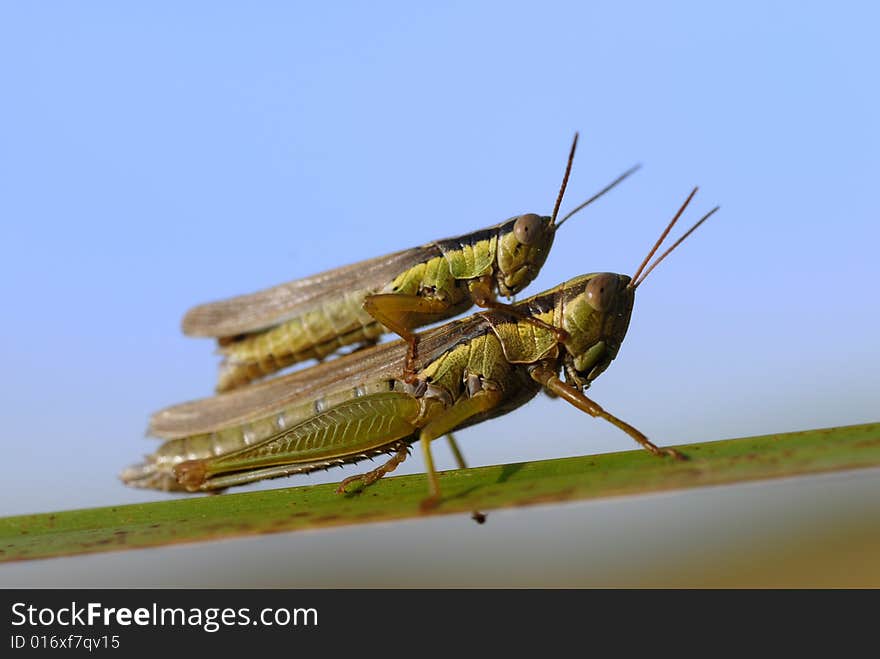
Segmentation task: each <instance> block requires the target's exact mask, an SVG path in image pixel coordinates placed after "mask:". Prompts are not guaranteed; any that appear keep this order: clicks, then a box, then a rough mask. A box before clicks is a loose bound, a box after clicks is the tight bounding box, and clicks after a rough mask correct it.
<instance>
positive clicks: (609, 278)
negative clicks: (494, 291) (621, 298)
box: [586, 273, 617, 311]
mask: <svg viewBox="0 0 880 659" xmlns="http://www.w3.org/2000/svg"><path fill="white" fill-rule="evenodd" d="M586 293H587V302H589V304H590V306H591V307H593V308H594V309H595V310H596V311H608V309H610V308H611V305H612V304H613V303H614V298H615V296H616V295H617V276H616V275H612V274H607V273H605V274H601V275H596V276H595V277H593V278H592V279H591V280H590V281H589V282H587V291H586Z"/></svg>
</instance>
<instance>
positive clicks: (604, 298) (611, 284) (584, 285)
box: [560, 272, 635, 388]
mask: <svg viewBox="0 0 880 659" xmlns="http://www.w3.org/2000/svg"><path fill="white" fill-rule="evenodd" d="M629 283H630V278H629V277H628V276H626V275H618V274H614V273H610V272H600V273H594V274H590V275H584V276H582V277H578V278H576V279H573V280H571V281H569V282H567V283H566V284H564V285H563V286H562V289H561V291H560V294H561V307H560V310H561V315H562V318H561V326H562V328H563V329H564V330H565V331H566V332H567V333H568V339H567V340H566V341H565V344H564V345H565V352H564V355H563V358H562V359H563V361H562V366H563V368H564V370H565V379H566V380H567V381H568V382H569V383H571V384H573V385H575V386H577V387H579V388H583V387H587V386H589V385H590V383H591V382H592V381H593V380H595V379H596V378H597V377H598V376H599V375H600V374H601V373H602V372H603V371H604V370H605V369H606V368H608V365H609V364H611V362H612V360H613V359H614V358H615V357H616V356H617V351H618V350H619V349H620V344H621V343H622V342H623V338H624V337H625V336H626V330H627V328H628V327H629V319H630V316H631V315H632V309H633V303H634V302H635V290H634V289H633V288H632V287H631V286H629Z"/></svg>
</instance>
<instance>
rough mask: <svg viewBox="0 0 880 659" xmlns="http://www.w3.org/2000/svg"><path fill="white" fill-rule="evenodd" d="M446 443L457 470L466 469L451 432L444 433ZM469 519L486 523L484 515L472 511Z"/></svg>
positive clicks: (478, 522)
mask: <svg viewBox="0 0 880 659" xmlns="http://www.w3.org/2000/svg"><path fill="white" fill-rule="evenodd" d="M446 441H447V442H448V443H449V450H450V451H452V456H453V457H454V458H455V463H456V464H457V465H458V468H459V469H467V468H468V466H467V463H466V462H465V461H464V455H463V454H462V452H461V449H460V448H458V442H456V441H455V435H453V434H452V433H451V432H448V433H446ZM471 519H472V520H474V521H475V522H476V523H477V524H483V523H484V522H485V521H486V513H481V512H480V511H479V510H474V511H473V512H471Z"/></svg>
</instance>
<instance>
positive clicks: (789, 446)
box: [0, 423, 880, 562]
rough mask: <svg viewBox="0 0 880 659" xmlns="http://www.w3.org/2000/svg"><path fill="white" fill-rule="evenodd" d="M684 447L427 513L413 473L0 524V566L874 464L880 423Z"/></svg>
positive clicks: (549, 466)
mask: <svg viewBox="0 0 880 659" xmlns="http://www.w3.org/2000/svg"><path fill="white" fill-rule="evenodd" d="M676 448H678V449H679V450H680V451H682V452H683V453H685V454H686V455H687V456H688V457H689V458H690V459H689V460H687V461H683V462H680V461H676V460H672V459H670V458H663V459H659V458H657V457H654V456H652V455H649V454H648V453H647V452H646V451H642V450H635V451H626V452H621V453H607V454H601V455H589V456H583V457H577V458H563V459H557V460H545V461H540V462H525V463H519V464H509V465H499V466H493V467H479V468H475V469H462V470H456V471H449V472H443V473H442V474H441V475H440V486H441V488H442V493H443V498H442V501H441V504H440V506H439V507H438V508H436V509H434V510H431V511H429V512H423V511H421V510H420V508H419V503H420V502H421V501H422V500H423V499H424V498H425V496H426V494H427V491H428V490H427V485H426V479H425V476H424V475H414V476H397V477H393V478H384V479H383V480H381V481H379V482H378V483H376V484H375V485H372V486H370V487H368V488H366V489H365V490H363V491H362V492H360V493H356V494H348V495H340V494H337V493H336V485H332V484H331V485H315V486H306V487H292V488H283V489H276V490H268V491H260V492H246V493H241V494H222V495H219V496H209V497H205V496H200V497H187V498H179V499H174V500H170V501H163V502H158V503H145V504H134V505H124V506H112V507H105V508H92V509H85V510H69V511H62V512H55V513H44V514H35V515H21V516H16V517H6V518H0V562H2V561H15V560H28V559H36V558H50V557H55V556H72V555H77V554H88V553H94V552H102V551H111V550H119V549H133V548H144V547H156V546H161V545H168V544H173V543H180V542H201V541H207V540H215V539H219V538H229V537H234V536H245V535H255V534H261V533H278V532H286V531H298V530H302V529H320V528H327V527H332V526H339V525H346V524H364V523H369V522H379V521H389V520H398V519H407V518H418V517H424V516H427V515H438V514H451V513H470V511H472V510H476V509H479V510H482V511H489V510H495V509H499V508H511V507H517V506H531V505H535V504H546V503H551V502H564V501H582V500H589V499H597V498H602V497H612V496H620V495H636V494H647V493H651V492H660V491H666V490H676V489H684V488H693V487H703V486H708V485H722V484H730V483H738V482H745V481H754V480H759V479H767V478H780V477H791V476H801V475H806V474H815V473H822V472H829V471H840V470H847V469H862V468H868V467H877V466H880V423H872V424H865V425H857V426H846V427H841V428H828V429H822V430H808V431H804V432H795V433H786V434H778V435H766V436H762V437H749V438H744V439H731V440H724V441H714V442H706V443H701V444H691V445H686V446H678V447H676ZM490 524H491V519H490ZM474 532H477V529H476V525H475V528H474Z"/></svg>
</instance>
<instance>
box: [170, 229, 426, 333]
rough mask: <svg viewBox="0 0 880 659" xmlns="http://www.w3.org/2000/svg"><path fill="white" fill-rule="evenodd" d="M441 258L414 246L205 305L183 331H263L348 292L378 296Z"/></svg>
mask: <svg viewBox="0 0 880 659" xmlns="http://www.w3.org/2000/svg"><path fill="white" fill-rule="evenodd" d="M439 255H440V251H439V249H438V248H437V247H436V246H435V245H433V244H429V245H424V246H422V247H413V248H410V249H405V250H402V251H400V252H395V253H393V254H388V255H386V256H380V257H377V258H374V259H369V260H366V261H360V262H358V263H353V264H351V265H347V266H343V267H341V268H334V269H333V270H327V271H326V272H322V273H320V274H317V275H313V276H311V277H305V278H303V279H296V280H294V281H291V282H287V283H286V284H280V285H278V286H273V287H272V288H267V289H264V290H261V291H257V292H256V293H250V294H248V295H239V296H237V297H232V298H228V299H225V300H219V301H217V302H209V303H207V304H201V305H199V306H196V307H193V308H192V309H190V310H189V311H188V312H187V313H186V315H185V316H184V317H183V323H182V325H183V333H184V334H187V335H188V336H213V337H218V338H222V337H230V336H236V335H239V334H246V333H248V332H256V331H259V330H263V329H266V328H269V327H272V326H274V325H277V324H279V323H283V322H284V321H286V320H289V319H290V318H293V317H295V316H298V315H300V314H302V313H305V312H307V311H309V310H311V309H314V308H316V307H318V306H320V305H322V304H324V303H326V302H330V301H333V300H335V299H338V298H339V297H340V296H341V295H343V294H344V293H346V292H349V291H353V290H365V291H367V292H377V291H379V290H381V289H382V288H383V287H384V286H385V285H387V284H388V283H390V282H391V281H393V280H394V278H395V277H396V276H397V275H399V274H400V273H401V272H404V271H405V270H407V269H409V268H411V267H412V266H414V265H416V264H417V263H420V262H422V261H424V260H426V259H428V258H432V257H434V256H439Z"/></svg>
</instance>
